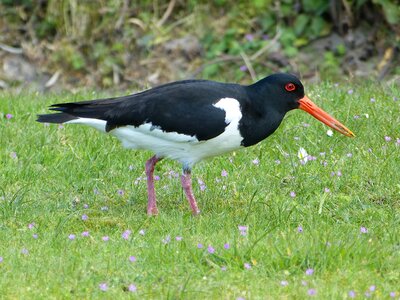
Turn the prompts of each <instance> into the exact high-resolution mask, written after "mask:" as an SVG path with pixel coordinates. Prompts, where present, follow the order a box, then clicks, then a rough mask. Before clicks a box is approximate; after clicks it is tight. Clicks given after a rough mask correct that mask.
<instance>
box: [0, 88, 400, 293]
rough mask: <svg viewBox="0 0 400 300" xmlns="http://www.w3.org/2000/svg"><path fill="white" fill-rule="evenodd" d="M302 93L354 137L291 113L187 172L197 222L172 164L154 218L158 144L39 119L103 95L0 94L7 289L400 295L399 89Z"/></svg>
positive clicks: (0, 215)
mask: <svg viewBox="0 0 400 300" xmlns="http://www.w3.org/2000/svg"><path fill="white" fill-rule="evenodd" d="M306 91H308V93H307V94H308V95H309V97H310V98H311V99H312V100H313V101H314V102H315V103H317V104H318V105H319V106H321V107H322V108H323V109H324V110H326V111H328V112H329V113H331V114H332V115H333V116H335V117H336V118H337V119H338V120H340V121H342V122H343V123H344V124H345V125H346V126H348V127H349V128H350V129H351V130H352V131H353V132H354V133H355V134H356V138H348V137H345V136H343V135H340V134H338V133H336V132H335V133H334V134H333V136H329V135H328V134H327V130H328V127H326V126H325V125H323V124H321V123H319V122H318V121H316V120H315V119H313V118H312V117H311V116H309V115H307V114H306V113H304V112H302V111H292V112H290V113H288V115H287V116H286V118H285V120H284V122H283V124H282V125H281V127H280V128H279V129H278V130H277V132H276V133H275V134H273V136H271V137H269V138H268V139H267V140H265V141H263V142H262V143H260V144H258V145H256V146H253V147H251V148H247V149H245V150H241V151H238V152H234V153H230V154H228V155H225V156H221V157H218V158H214V159H211V160H209V161H205V162H202V163H200V164H198V165H197V166H196V167H195V168H194V170H193V176H194V177H193V178H194V191H195V194H196V196H197V198H198V202H199V206H200V209H201V210H202V213H201V215H200V216H197V217H193V216H192V215H191V211H190V208H189V205H188V203H187V201H186V199H185V197H184V194H183V192H182V189H181V187H180V181H179V178H178V175H179V174H180V166H179V164H177V163H176V162H173V161H167V160H165V161H162V162H160V163H159V164H158V165H157V168H156V171H155V174H156V175H157V176H158V177H157V182H156V191H157V197H158V203H159V210H160V214H159V215H158V216H157V217H147V215H146V204H147V196H146V182H145V179H144V163H145V161H146V159H148V158H149V157H150V155H151V153H149V152H145V151H132V150H125V149H123V148H122V146H121V145H120V143H119V141H118V140H117V139H115V138H113V137H111V136H107V135H104V134H101V133H98V132H96V130H95V129H92V128H88V127H83V126H79V125H66V126H65V127H64V126H57V125H46V124H40V123H37V122H35V119H36V113H44V112H46V107H47V106H48V105H50V104H53V103H58V102H67V101H78V100H83V99H93V98H98V97H101V96H106V94H105V93H104V94H99V93H94V92H93V93H92V92H79V93H76V94H71V93H65V94H58V95H48V94H46V95H41V94H29V93H25V94H22V95H14V94H8V93H4V92H3V93H0V143H1V144H0V145H1V148H0V220H1V222H0V294H1V296H0V298H5V299H17V298H19V299H45V298H58V299H71V298H77V299H83V298H85V299H96V298H108V299H111V298H114V299H121V298H128V297H129V298H138V299H139V298H141V299H240V298H244V299H304V298H315V299H346V298H348V299H350V298H353V297H355V298H359V299H360V298H361V299H362V298H367V297H371V298H373V299H390V298H391V297H392V298H396V299H398V298H399V297H400V288H399V287H400V172H399V166H400V131H399V124H400V99H399V98H400V96H399V95H400V89H399V87H395V86H387V85H383V86H379V85H376V84H372V83H370V84H369V83H364V84H350V83H347V84H346V83H344V84H339V85H335V84H333V83H322V84H318V85H311V86H308V87H306ZM121 94H123V93H119V95H121ZM300 148H304V149H305V150H306V151H307V153H308V154H309V156H308V161H307V162H306V163H304V162H303V163H302V162H301V161H300V159H299V157H298V152H299V149H300Z"/></svg>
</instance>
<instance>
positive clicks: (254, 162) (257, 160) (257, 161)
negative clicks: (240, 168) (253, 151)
mask: <svg viewBox="0 0 400 300" xmlns="http://www.w3.org/2000/svg"><path fill="white" fill-rule="evenodd" d="M251 162H252V163H253V165H256V166H258V165H259V164H260V160H259V159H258V158H256V159H253V160H252V161H251Z"/></svg>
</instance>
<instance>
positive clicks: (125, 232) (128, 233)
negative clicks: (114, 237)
mask: <svg viewBox="0 0 400 300" xmlns="http://www.w3.org/2000/svg"><path fill="white" fill-rule="evenodd" d="M131 233H132V231H130V230H129V229H127V230H125V231H124V232H123V233H122V238H123V239H124V240H127V239H129V236H130V235H131Z"/></svg>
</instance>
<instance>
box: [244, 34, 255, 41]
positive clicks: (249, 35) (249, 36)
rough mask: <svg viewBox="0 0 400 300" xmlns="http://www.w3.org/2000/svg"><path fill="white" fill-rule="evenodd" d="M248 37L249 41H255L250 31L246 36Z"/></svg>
mask: <svg viewBox="0 0 400 300" xmlns="http://www.w3.org/2000/svg"><path fill="white" fill-rule="evenodd" d="M244 37H245V38H246V40H248V41H249V42H252V41H254V36H253V35H252V34H251V33H248V34H246V35H245V36H244Z"/></svg>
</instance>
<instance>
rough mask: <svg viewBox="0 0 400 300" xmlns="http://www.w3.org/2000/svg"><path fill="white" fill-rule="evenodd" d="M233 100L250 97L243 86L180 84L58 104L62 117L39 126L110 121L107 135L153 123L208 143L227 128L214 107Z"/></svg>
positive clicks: (200, 82)
mask: <svg viewBox="0 0 400 300" xmlns="http://www.w3.org/2000/svg"><path fill="white" fill-rule="evenodd" d="M225 97H230V98H235V99H237V100H238V101H239V102H243V101H246V99H247V96H246V93H245V91H244V89H243V87H242V86H240V85H236V84H225V83H219V82H213V81H206V80H189V81H188V80H187V81H178V82H173V83H169V84H166V85H162V86H159V87H155V88H153V89H150V90H147V91H144V92H141V93H137V94H133V95H129V96H124V97H118V98H109V99H100V100H94V101H83V102H76V103H63V104H55V105H53V106H52V107H51V109H52V110H55V111H59V112H61V113H60V114H50V115H41V116H39V119H38V121H39V122H52V123H59V122H57V121H56V120H57V118H56V117H55V116H57V115H58V116H59V119H60V121H62V122H65V121H66V120H72V119H76V118H78V117H84V118H96V119H101V120H105V121H107V125H106V131H110V130H113V129H115V128H118V127H121V126H126V125H133V126H136V127H137V126H140V125H141V124H144V123H150V122H151V123H152V125H153V126H157V127H159V128H160V129H162V130H163V131H166V132H177V133H181V134H186V135H190V136H196V138H197V139H198V140H208V139H211V138H213V137H216V136H218V135H219V134H221V133H222V132H223V131H224V130H225V127H226V126H227V125H228V124H226V123H225V112H224V111H223V110H221V109H219V108H216V107H215V106H213V104H215V103H217V102H218V100H220V99H222V98H225Z"/></svg>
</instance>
